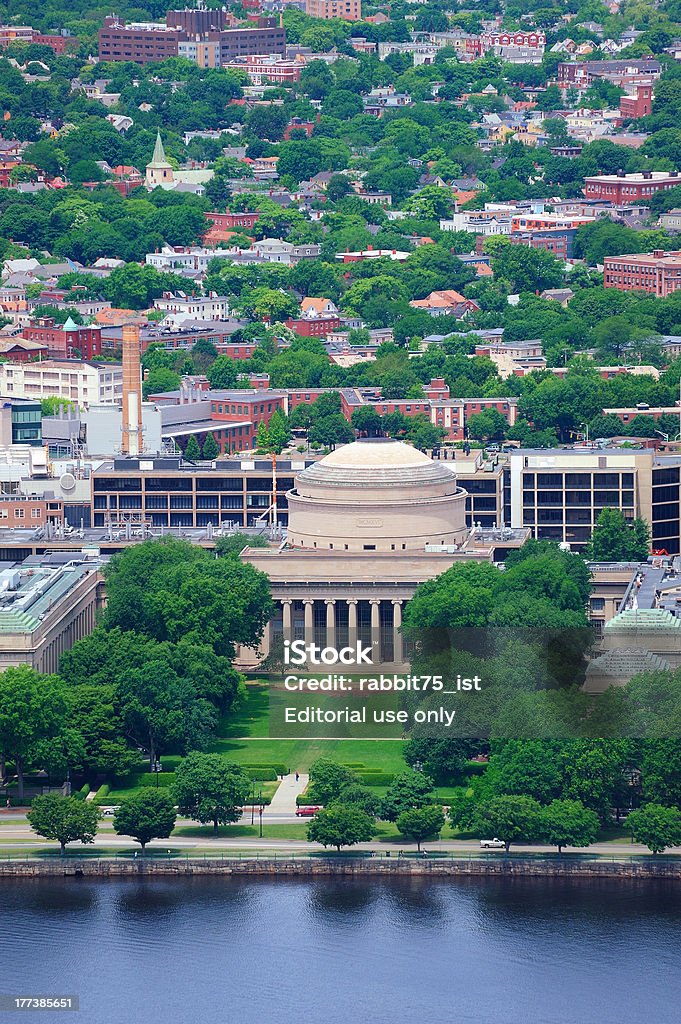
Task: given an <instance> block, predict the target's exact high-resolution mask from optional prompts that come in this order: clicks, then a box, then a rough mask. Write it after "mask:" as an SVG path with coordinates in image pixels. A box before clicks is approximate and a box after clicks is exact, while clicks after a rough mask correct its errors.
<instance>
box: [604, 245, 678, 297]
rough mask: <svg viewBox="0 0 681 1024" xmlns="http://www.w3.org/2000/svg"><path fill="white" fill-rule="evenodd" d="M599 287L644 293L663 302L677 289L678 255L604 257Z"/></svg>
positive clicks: (668, 253)
mask: <svg viewBox="0 0 681 1024" xmlns="http://www.w3.org/2000/svg"><path fill="white" fill-rule="evenodd" d="M603 287H604V288H616V289H617V290H618V291H620V292H629V291H635V292H647V293H648V294H649V295H655V296H656V298H658V299H664V298H666V297H667V296H668V295H672V294H673V293H674V292H675V291H678V289H679V288H681V251H679V250H677V251H674V252H664V250H662V249H655V250H654V251H653V252H650V253H634V254H631V255H626V256H606V257H605V258H604V259H603Z"/></svg>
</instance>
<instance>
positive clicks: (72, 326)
mask: <svg viewBox="0 0 681 1024" xmlns="http://www.w3.org/2000/svg"><path fill="white" fill-rule="evenodd" d="M62 330H64V331H77V330H78V324H76V323H74V322H73V320H72V319H71V317H69V318H68V319H67V320H66V322H65V323H64V326H63V328H62Z"/></svg>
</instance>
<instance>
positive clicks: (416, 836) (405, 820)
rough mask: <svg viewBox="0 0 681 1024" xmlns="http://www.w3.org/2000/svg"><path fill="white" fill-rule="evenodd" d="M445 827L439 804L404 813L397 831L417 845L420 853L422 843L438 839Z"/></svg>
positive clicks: (398, 822)
mask: <svg viewBox="0 0 681 1024" xmlns="http://www.w3.org/2000/svg"><path fill="white" fill-rule="evenodd" d="M444 827H445V816H444V813H443V811H442V808H441V807H440V806H438V805H437V804H432V805H430V806H428V807H415V808H412V809H411V810H407V811H402V813H401V814H400V815H399V817H398V819H397V831H398V832H400V833H401V834H402V835H403V836H404V838H405V839H408V840H411V841H412V842H414V843H416V848H417V849H418V850H419V851H420V850H421V843H422V842H424V841H425V840H426V839H437V838H438V836H439V835H440V832H441V831H442V829H443V828H444Z"/></svg>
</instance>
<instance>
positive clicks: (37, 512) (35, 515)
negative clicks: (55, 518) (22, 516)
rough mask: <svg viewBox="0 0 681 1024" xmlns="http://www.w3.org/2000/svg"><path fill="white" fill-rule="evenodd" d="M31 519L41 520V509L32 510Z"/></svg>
mask: <svg viewBox="0 0 681 1024" xmlns="http://www.w3.org/2000/svg"><path fill="white" fill-rule="evenodd" d="M31 519H40V509H39V508H32V509H31Z"/></svg>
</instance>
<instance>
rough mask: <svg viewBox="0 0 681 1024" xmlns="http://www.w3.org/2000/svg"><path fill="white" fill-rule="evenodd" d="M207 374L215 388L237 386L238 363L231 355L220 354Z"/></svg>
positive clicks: (212, 386)
mask: <svg viewBox="0 0 681 1024" xmlns="http://www.w3.org/2000/svg"><path fill="white" fill-rule="evenodd" d="M206 376H207V377H208V380H209V383H210V386H211V388H213V389H215V390H219V389H222V388H233V387H236V382H237V368H236V363H235V362H234V360H233V359H230V358H229V356H218V357H217V359H216V360H215V362H214V363H213V365H212V366H210V367H209V368H208V373H207V374H206Z"/></svg>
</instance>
